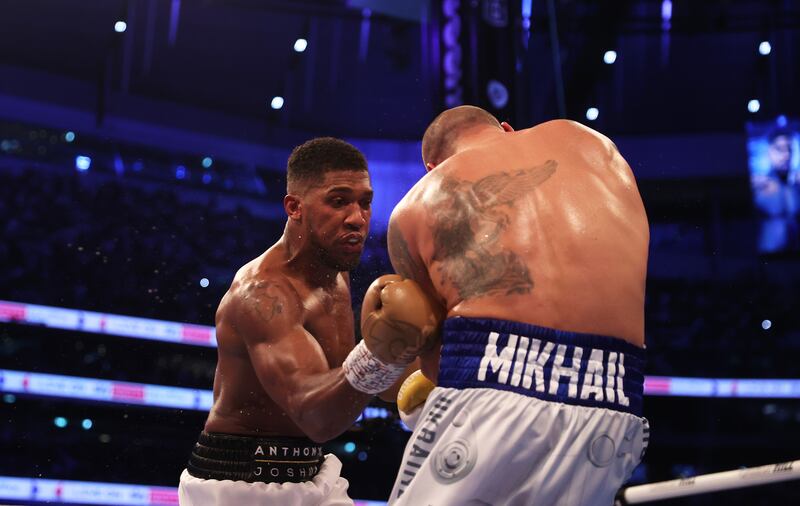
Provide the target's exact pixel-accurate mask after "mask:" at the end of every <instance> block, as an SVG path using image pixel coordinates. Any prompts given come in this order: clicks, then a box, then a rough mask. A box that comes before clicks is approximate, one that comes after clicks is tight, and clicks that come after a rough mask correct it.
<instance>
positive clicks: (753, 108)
mask: <svg viewBox="0 0 800 506" xmlns="http://www.w3.org/2000/svg"><path fill="white" fill-rule="evenodd" d="M747 110H748V111H750V112H752V113H754V114H755V113H757V112H758V111H759V110H761V102H759V101H758V99H757V98H754V99H752V100H750V101H749V102H747Z"/></svg>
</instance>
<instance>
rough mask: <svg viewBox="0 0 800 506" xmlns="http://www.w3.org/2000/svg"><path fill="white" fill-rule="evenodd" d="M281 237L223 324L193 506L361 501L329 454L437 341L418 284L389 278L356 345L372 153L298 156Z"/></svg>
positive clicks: (190, 493)
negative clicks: (354, 279) (355, 287)
mask: <svg viewBox="0 0 800 506" xmlns="http://www.w3.org/2000/svg"><path fill="white" fill-rule="evenodd" d="M287 182H288V184H287V193H288V195H287V196H286V197H285V198H284V208H285V210H286V214H287V215H288V219H287V222H286V227H285V230H284V233H283V236H282V237H281V238H280V239H279V240H278V241H277V242H276V243H275V244H274V245H273V246H272V247H271V248H269V249H268V250H267V251H266V252H264V253H263V254H262V255H261V256H259V257H258V258H256V259H255V260H253V261H251V262H249V263H247V264H246V265H245V266H243V267H242V268H241V269H239V271H238V272H237V273H236V276H235V278H234V280H233V283H232V284H231V287H230V289H229V290H228V292H227V293H226V294H225V296H224V297H223V299H222V302H221V303H220V306H219V309H218V310H217V315H216V329H217V341H218V345H219V349H218V363H217V369H216V374H215V377H214V404H213V406H212V408H211V411H210V413H209V415H208V419H207V421H206V424H205V428H204V430H203V432H202V433H201V434H200V437H199V441H198V443H197V444H196V445H195V448H194V450H193V451H192V454H191V456H190V459H189V463H188V465H187V469H186V470H184V471H183V473H182V474H181V478H180V487H179V499H180V504H182V505H183V506H192V505H197V506H213V505H220V506H221V505H226V506H230V505H234V504H235V505H240V504H241V505H246V504H287V505H288V504H291V505H299V506H303V505H345V504H353V502H352V501H351V500H350V499H349V498H348V496H347V487H348V483H347V481H346V480H345V479H344V478H341V477H340V476H339V473H340V470H341V462H340V461H339V460H338V459H337V458H336V457H335V456H333V455H327V456H325V455H323V453H322V448H321V446H320V445H319V443H321V442H324V441H327V440H329V439H331V438H333V437H335V436H337V435H339V434H341V433H342V432H344V431H345V430H346V429H347V428H348V427H349V426H350V425H351V424H352V423H353V421H354V420H355V419H356V418H357V417H358V415H359V414H360V413H361V411H362V410H363V408H364V406H365V405H366V404H367V402H368V401H369V400H370V399H372V397H373V395H374V394H376V393H379V392H382V391H384V390H386V389H387V388H388V387H389V386H390V385H392V384H393V383H394V382H395V381H396V380H397V378H398V377H399V376H400V375H401V374H402V373H403V371H404V370H405V369H406V366H407V364H408V363H410V362H411V361H412V360H413V359H414V357H415V355H416V353H417V352H418V351H419V349H420V348H421V347H422V346H424V343H425V342H426V340H427V339H429V338H430V336H431V335H432V334H433V333H434V332H435V331H436V330H437V325H438V323H439V320H440V319H439V318H436V317H434V314H433V312H432V310H431V304H430V303H429V302H428V301H427V299H425V296H424V295H423V294H422V292H421V291H420V290H419V288H418V287H417V286H416V285H415V283H414V282H413V281H410V280H403V279H402V278H400V277H399V276H396V275H390V276H383V277H381V278H379V279H378V280H376V281H375V282H374V283H373V284H372V286H370V288H369V289H368V291H367V293H366V295H365V297H364V302H363V306H362V308H363V312H362V317H363V318H362V321H363V325H362V336H363V337H364V340H362V341H361V342H360V343H359V345H358V346H356V347H355V348H354V346H353V345H354V332H353V327H354V319H353V313H352V308H351V302H350V278H349V274H348V271H349V270H350V269H352V268H354V267H355V266H356V265H357V264H358V261H359V258H360V255H361V251H362V248H363V245H364V239H365V237H366V235H367V232H368V229H369V221H370V203H371V201H372V188H371V185H370V179H369V173H368V171H367V163H366V160H365V159H364V156H363V155H362V154H361V152H359V151H358V150H357V149H356V148H355V147H353V146H351V145H350V144H348V143H346V142H344V141H341V140H338V139H333V138H319V139H314V140H311V141H309V142H306V143H305V144H302V145H301V146H298V147H297V148H295V150H294V151H293V152H292V154H291V156H290V158H289V161H288V167H287Z"/></svg>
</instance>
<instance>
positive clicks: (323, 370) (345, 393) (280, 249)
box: [205, 171, 372, 442]
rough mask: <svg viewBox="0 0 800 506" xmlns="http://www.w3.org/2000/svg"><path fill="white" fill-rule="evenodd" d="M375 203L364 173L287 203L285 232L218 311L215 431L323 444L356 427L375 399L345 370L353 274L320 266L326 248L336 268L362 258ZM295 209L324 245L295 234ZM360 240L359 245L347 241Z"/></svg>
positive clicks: (332, 178)
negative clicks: (296, 438)
mask: <svg viewBox="0 0 800 506" xmlns="http://www.w3.org/2000/svg"><path fill="white" fill-rule="evenodd" d="M371 200H372V189H371V186H370V184H369V177H368V175H367V174H366V172H358V171H339V172H330V173H326V174H325V178H324V180H323V181H322V182H321V184H320V185H319V186H315V187H314V188H312V189H311V190H309V193H308V194H307V195H306V197H305V198H304V200H303V204H302V205H301V209H300V210H299V211H298V210H297V209H294V208H291V206H287V212H289V222H290V224H289V225H287V228H286V232H284V236H283V237H282V238H281V239H280V240H279V241H278V242H277V243H276V244H275V245H274V246H272V247H271V248H270V249H268V250H267V251H266V252H265V253H263V254H262V255H261V256H259V257H258V258H256V259H254V260H252V261H251V262H249V263H248V264H246V265H245V266H243V267H242V268H241V269H240V270H239V271H238V272H237V274H236V276H235V278H234V280H233V283H232V284H231V287H230V289H229V290H228V292H227V293H226V294H225V296H224V297H223V299H222V302H221V303H220V305H219V308H218V310H217V315H216V329H217V341H218V343H219V347H218V363H217V370H216V374H215V377H214V405H213V406H212V408H211V411H210V413H209V416H208V420H207V421H206V425H205V430H206V431H207V432H223V433H230V434H242V435H257V436H307V437H309V438H311V439H313V440H314V441H318V442H323V441H327V440H329V439H332V438H333V437H335V436H337V435H338V434H341V433H342V432H344V431H345V430H346V429H347V428H348V427H350V426H351V425H352V423H353V421H354V420H355V419H356V418H357V417H358V415H359V414H360V413H361V411H362V410H363V408H364V406H365V405H366V404H367V402H369V400H370V399H372V396H371V395H368V394H364V393H361V392H358V391H356V390H355V389H354V388H352V387H351V386H350V384H349V383H348V382H347V380H346V379H345V377H344V373H343V371H342V369H341V365H342V362H343V361H344V359H345V357H346V356H347V354H348V353H349V352H350V350H352V349H353V346H354V343H355V338H354V317H353V312H352V306H351V300H350V278H349V274H348V273H347V272H346V270H345V269H337V268H332V267H331V266H330V262H329V263H327V264H326V263H324V262H320V261H319V257H320V248H325V249H326V253H325V255H327V258H329V259H330V261H331V262H333V263H336V262H342V263H350V265H351V266H354V265H355V263H357V262H358V257H359V256H360V254H361V249H362V247H363V239H364V238H365V237H366V235H367V232H368V228H369V226H368V225H369V218H370V216H369V215H370V202H371ZM297 213H300V215H302V219H303V220H311V224H312V225H311V227H310V228H311V230H312V231H313V233H314V234H315V241H316V242H309V240H310V238H309V237H304V236H303V235H302V234H298V233H297V232H292V231H291V230H292V223H291V222H292V220H293V219H295V218H298V216H295V215H297ZM309 235H310V234H309ZM353 237H360V240H359V242H358V244H356V245H352V244H348V241H347V239H348V238H350V239H352V238H353ZM354 262H355V263H354Z"/></svg>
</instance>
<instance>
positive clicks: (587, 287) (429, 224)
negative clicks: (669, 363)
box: [388, 106, 649, 506]
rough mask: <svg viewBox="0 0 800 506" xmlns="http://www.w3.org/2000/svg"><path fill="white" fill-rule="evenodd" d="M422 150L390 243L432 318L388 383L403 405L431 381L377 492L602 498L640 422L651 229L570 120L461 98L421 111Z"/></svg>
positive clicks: (634, 198)
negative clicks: (437, 110) (504, 118)
mask: <svg viewBox="0 0 800 506" xmlns="http://www.w3.org/2000/svg"><path fill="white" fill-rule="evenodd" d="M422 156H423V161H424V163H425V166H426V168H427V169H428V173H427V174H426V175H425V176H424V177H422V178H421V180H420V181H418V183H417V184H416V185H415V186H414V187H413V188H412V189H411V190H410V191H409V192H408V194H407V195H406V196H405V197H404V198H403V199H402V200H401V202H400V203H399V204H398V205H397V207H396V208H395V210H394V212H393V214H392V217H391V221H390V224H389V231H388V244H389V253H390V256H391V260H392V264H393V266H394V267H395V270H396V272H397V273H399V274H401V275H402V276H405V277H408V278H411V279H414V280H416V281H417V282H418V283H419V285H420V286H421V287H422V288H423V289H424V290H425V291H426V292H427V293H429V294H430V295H431V297H432V298H434V299H435V300H437V301H438V303H439V305H440V306H441V308H442V309H443V310H445V311H446V313H447V319H446V321H445V322H444V325H443V331H442V346H441V348H440V349H439V348H437V349H435V350H434V351H433V352H431V353H428V354H425V355H423V356H422V357H421V358H422V362H423V367H422V372H423V373H425V374H424V375H422V374H420V373H416V374H414V375H412V376H411V377H409V379H408V380H407V381H406V382H405V383H404V385H403V388H402V389H401V393H400V395H399V397H398V404H399V408H400V410H401V414H403V416H404V419H406V420H409V418H408V417H407V416H406V413H408V412H409V411H413V409H414V407H415V405H420V406H421V405H422V403H423V401H424V399H425V397H426V394H427V391H430V390H432V392H430V395H429V396H428V397H427V401H424V408H423V409H422V410H421V414H420V415H419V418H418V421H417V422H416V427H415V428H414V432H413V433H412V435H411V438H410V440H409V442H408V445H407V447H406V451H405V457H404V461H403V463H402V465H401V468H400V471H399V474H398V476H397V480H396V482H395V484H394V488H393V490H392V493H391V497H390V501H389V502H390V504H394V505H396V506H400V505H403V506H405V505H420V504H425V505H465V504H476V505H477V504H491V505H493V506H501V505H531V504H535V505H537V506H545V505H554V504H558V505H569V506H576V505H609V504H612V502H613V499H614V494H615V492H616V491H617V489H618V488H619V487H620V485H621V484H622V483H623V482H624V481H625V480H626V479H627V478H628V477H629V475H630V473H631V472H632V471H633V469H634V467H635V466H636V465H637V464H638V462H639V461H640V459H641V457H642V455H643V453H644V449H645V447H646V443H647V439H648V427H647V421H646V420H645V419H644V418H642V417H641V410H642V386H643V376H642V365H643V360H644V353H643V347H644V291H645V276H646V267H647V250H648V242H649V229H648V223H647V217H646V215H645V210H644V207H643V205H642V200H641V197H640V196H639V192H638V189H637V186H636V182H635V180H634V177H633V174H632V173H631V170H630V168H629V167H628V164H627V163H626V162H625V160H624V159H623V158H622V156H620V153H619V152H618V151H617V149H616V147H615V146H614V144H613V143H612V142H611V141H610V140H609V139H607V138H606V137H604V136H602V135H601V134H599V133H597V132H595V131H593V130H591V129H589V128H587V127H585V126H582V125H580V124H578V123H575V122H572V121H565V120H556V121H550V122H547V123H544V124H541V125H538V126H535V127H532V128H529V129H526V130H522V131H518V132H515V131H514V130H513V129H512V128H511V127H510V126H509V125H508V124H505V123H503V124H500V123H498V121H497V120H496V119H495V118H494V117H493V116H492V115H490V114H489V113H488V112H486V111H484V110H482V109H480V108H477V107H471V106H462V107H457V108H455V109H451V110H448V111H445V112H444V113H442V114H441V115H439V116H438V117H437V118H436V119H435V120H434V121H433V122H432V123H431V125H430V126H429V127H428V129H427V131H426V132H425V135H424V138H423V141H422ZM440 360H441V361H440ZM426 377H427V379H426ZM431 380H432V381H431ZM433 382H436V383H437V386H436V388H435V389H434V388H433ZM409 423H411V424H412V425H413V420H409Z"/></svg>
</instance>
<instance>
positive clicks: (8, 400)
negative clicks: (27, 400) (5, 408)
mask: <svg viewBox="0 0 800 506" xmlns="http://www.w3.org/2000/svg"><path fill="white" fill-rule="evenodd" d="M16 401H17V396H16V395H14V394H5V395H4V396H3V402H5V403H6V404H14V403H15V402H16Z"/></svg>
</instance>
